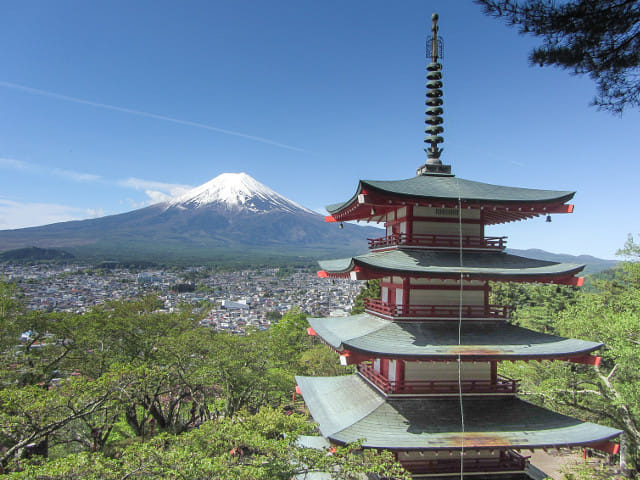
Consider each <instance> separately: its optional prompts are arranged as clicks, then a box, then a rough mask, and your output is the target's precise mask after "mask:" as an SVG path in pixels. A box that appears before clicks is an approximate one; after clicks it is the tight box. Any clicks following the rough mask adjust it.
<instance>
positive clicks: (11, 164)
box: [0, 158, 33, 171]
mask: <svg viewBox="0 0 640 480" xmlns="http://www.w3.org/2000/svg"><path fill="white" fill-rule="evenodd" d="M0 168H4V169H7V170H23V171H24V170H33V167H32V166H31V165H30V164H28V163H26V162H21V161H20V160H14V159H13V158H0Z"/></svg>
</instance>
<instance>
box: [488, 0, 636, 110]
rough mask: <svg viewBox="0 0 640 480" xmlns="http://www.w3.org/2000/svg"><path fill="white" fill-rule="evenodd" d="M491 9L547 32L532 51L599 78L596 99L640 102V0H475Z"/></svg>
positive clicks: (617, 106) (538, 59) (537, 61)
mask: <svg viewBox="0 0 640 480" xmlns="http://www.w3.org/2000/svg"><path fill="white" fill-rule="evenodd" d="M475 1H476V3H478V4H480V5H482V7H483V9H484V11H485V13H486V14H488V15H491V16H493V17H498V18H504V19H505V20H506V22H507V24H508V25H511V26H518V28H519V31H520V33H522V34H532V35H536V36H538V37H541V38H542V42H543V43H542V45H541V46H540V47H537V48H535V49H534V50H533V51H532V52H531V54H530V57H529V60H530V61H531V63H532V64H534V65H540V66H549V65H551V66H557V67H561V68H564V69H568V70H570V71H571V72H572V73H574V74H585V75H588V76H589V77H590V78H591V79H593V80H594V81H595V82H596V85H597V96H596V97H595V99H594V100H593V104H594V105H596V106H597V107H598V108H601V109H603V110H608V111H611V112H614V113H621V112H622V111H623V110H624V108H625V107H627V106H629V107H631V108H638V107H640V1H638V0H572V1H568V2H555V1H552V0H525V1H516V0H475Z"/></svg>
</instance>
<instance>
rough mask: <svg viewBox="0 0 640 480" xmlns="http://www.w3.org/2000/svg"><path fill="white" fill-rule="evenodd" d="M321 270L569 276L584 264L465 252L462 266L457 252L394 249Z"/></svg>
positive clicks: (327, 265) (327, 264)
mask: <svg viewBox="0 0 640 480" xmlns="http://www.w3.org/2000/svg"><path fill="white" fill-rule="evenodd" d="M318 263H319V265H320V267H321V268H322V269H323V270H324V271H326V272H327V273H330V274H342V273H348V272H350V271H352V270H354V268H356V267H359V266H360V267H364V268H368V269H371V270H374V271H379V272H382V273H386V272H388V273H389V274H393V272H404V273H407V272H409V273H413V274H415V275H417V276H420V275H423V276H428V275H432V276H437V275H443V276H456V275H459V274H460V273H462V274H465V275H468V276H469V277H476V278H483V277H485V278H486V277H491V278H494V277H505V278H514V279H517V278H527V277H568V276H573V275H575V274H577V273H579V272H580V271H581V270H582V269H584V267H585V266H584V265H580V264H574V263H558V262H550V261H545V260H536V259H531V258H526V257H520V256H517V255H511V254H508V253H504V252H472V253H469V252H464V253H463V254H462V265H460V254H459V253H458V252H455V251H442V250H440V251H433V250H418V249H394V250H386V251H381V252H371V253H367V254H364V255H358V256H355V257H352V258H342V259H335V260H321V261H319V262H318Z"/></svg>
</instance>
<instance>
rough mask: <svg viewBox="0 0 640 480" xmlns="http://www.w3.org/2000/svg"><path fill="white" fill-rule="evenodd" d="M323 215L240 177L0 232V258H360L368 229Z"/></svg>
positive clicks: (376, 232)
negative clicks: (38, 251)
mask: <svg viewBox="0 0 640 480" xmlns="http://www.w3.org/2000/svg"><path fill="white" fill-rule="evenodd" d="M344 227H345V228H344V229H339V228H338V227H337V225H335V224H327V223H325V222H324V218H323V216H322V215H319V214H317V213H314V212H312V211H311V210H308V209H306V208H304V207H302V206H300V205H298V204H297V203H295V202H293V201H291V200H289V199H287V198H285V197H283V196H282V195H280V194H278V193H277V192H275V191H273V190H272V189H270V188H269V187H267V186H265V185H263V184H261V183H260V182H258V181H257V180H255V179H253V178H251V177H250V176H249V175H247V174H244V173H235V174H234V173H225V174H222V175H219V176H218V177H216V178H214V179H212V180H211V181H209V182H207V183H205V184H203V185H201V186H199V187H196V188H194V189H192V190H190V191H189V192H187V193H185V194H183V195H181V196H179V197H175V198H173V199H171V200H169V201H168V202H163V203H158V204H155V205H151V206H149V207H146V208H142V209H139V210H134V211H131V212H127V213H123V214H119V215H111V216H107V217H102V218H96V219H90V220H81V221H72V222H63V223H56V224H52V225H44V226H40V227H32V228H23V229H18V230H5V231H0V251H4V250H9V249H15V248H21V247H26V246H37V247H41V248H51V247H58V248H65V249H66V250H68V251H70V252H72V253H73V254H75V255H76V256H79V257H86V256H92V257H96V256H100V257H103V258H104V257H109V258H118V259H121V258H136V259H157V258H158V256H162V257H165V258H166V257H171V256H174V257H175V256H180V257H188V258H190V259H192V260H208V259H215V258H219V257H220V256H225V255H229V254H235V255H252V256H255V255H258V254H269V255H277V256H305V257H317V256H319V255H322V256H325V257H326V256H333V255H336V256H339V255H345V254H353V253H361V252H364V251H365V250H366V238H367V237H372V236H376V237H377V236H380V235H381V231H380V230H379V229H375V228H372V227H360V226H355V225H345V226H344Z"/></svg>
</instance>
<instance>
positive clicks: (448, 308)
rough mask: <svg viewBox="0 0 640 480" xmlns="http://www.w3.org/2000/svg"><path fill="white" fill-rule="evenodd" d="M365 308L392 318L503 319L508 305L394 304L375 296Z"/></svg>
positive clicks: (506, 314)
mask: <svg viewBox="0 0 640 480" xmlns="http://www.w3.org/2000/svg"><path fill="white" fill-rule="evenodd" d="M365 310H366V311H367V312H368V313H373V314H378V315H381V316H383V317H387V318H392V319H400V320H403V319H420V320H422V319H427V320H428V319H458V318H460V314H462V318H490V319H496V320H505V319H507V318H508V317H509V307H507V306H505V305H463V306H462V309H461V308H460V306H458V305H394V304H391V303H388V302H383V301H382V300H380V299H377V298H367V299H365Z"/></svg>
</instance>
